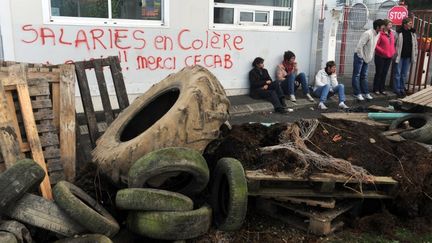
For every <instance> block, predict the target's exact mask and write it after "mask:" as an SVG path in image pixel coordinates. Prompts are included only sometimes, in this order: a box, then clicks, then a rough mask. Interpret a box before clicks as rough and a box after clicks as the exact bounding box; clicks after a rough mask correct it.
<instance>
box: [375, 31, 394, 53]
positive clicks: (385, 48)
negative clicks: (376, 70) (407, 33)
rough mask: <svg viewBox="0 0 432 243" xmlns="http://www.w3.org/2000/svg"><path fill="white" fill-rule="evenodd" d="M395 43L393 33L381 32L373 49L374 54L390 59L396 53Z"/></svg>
mask: <svg viewBox="0 0 432 243" xmlns="http://www.w3.org/2000/svg"><path fill="white" fill-rule="evenodd" d="M395 43H396V42H395V36H394V34H393V31H390V32H389V34H387V33H386V32H385V31H381V32H380V34H379V38H378V41H377V45H376V48H375V54H376V55H377V56H380V57H384V58H392V57H393V56H394V54H395V53H396V47H395Z"/></svg>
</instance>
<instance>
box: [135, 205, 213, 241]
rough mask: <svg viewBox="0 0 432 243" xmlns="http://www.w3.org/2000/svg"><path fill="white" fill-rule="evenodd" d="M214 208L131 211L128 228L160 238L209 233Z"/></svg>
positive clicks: (177, 238)
mask: <svg viewBox="0 0 432 243" xmlns="http://www.w3.org/2000/svg"><path fill="white" fill-rule="evenodd" d="M211 214H212V210H211V208H210V207H208V206H203V207H201V208H199V209H197V210H193V211H182V212H139V211H136V212H130V213H129V215H128V218H127V226H128V228H129V229H130V230H131V231H132V232H134V233H137V234H140V235H144V236H147V237H150V238H154V239H160V240H184V239H192V238H196V237H198V236H200V235H203V234H205V233H207V231H208V229H209V228H210V224H211Z"/></svg>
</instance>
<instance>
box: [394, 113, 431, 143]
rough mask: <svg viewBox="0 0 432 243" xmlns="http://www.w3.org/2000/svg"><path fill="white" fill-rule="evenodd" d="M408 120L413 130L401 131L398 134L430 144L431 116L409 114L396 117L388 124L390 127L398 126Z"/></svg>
mask: <svg viewBox="0 0 432 243" xmlns="http://www.w3.org/2000/svg"><path fill="white" fill-rule="evenodd" d="M405 121H408V122H409V123H410V125H411V126H412V127H414V128H416V129H415V130H411V131H406V132H402V133H401V134H400V135H401V136H402V137H403V138H405V139H410V140H414V141H417V142H421V143H428V144H432V116H431V115H426V114H411V115H407V116H404V117H401V118H398V119H396V120H394V121H393V122H392V124H391V125H390V128H389V129H390V130H391V129H396V128H399V126H400V125H401V124H402V123H403V122H405Z"/></svg>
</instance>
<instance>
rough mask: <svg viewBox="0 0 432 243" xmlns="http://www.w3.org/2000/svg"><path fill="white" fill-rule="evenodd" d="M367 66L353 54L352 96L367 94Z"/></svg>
mask: <svg viewBox="0 0 432 243" xmlns="http://www.w3.org/2000/svg"><path fill="white" fill-rule="evenodd" d="M367 75H368V64H367V63H365V61H364V60H363V58H360V57H359V56H358V55H357V53H354V67H353V75H352V87H353V90H354V95H359V94H369V89H368V79H367Z"/></svg>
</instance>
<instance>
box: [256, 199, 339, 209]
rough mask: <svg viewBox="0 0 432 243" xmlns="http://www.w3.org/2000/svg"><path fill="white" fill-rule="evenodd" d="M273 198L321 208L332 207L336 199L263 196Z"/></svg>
mask: <svg viewBox="0 0 432 243" xmlns="http://www.w3.org/2000/svg"><path fill="white" fill-rule="evenodd" d="M264 198H268V199H274V200H276V201H279V202H289V203H292V204H299V205H307V206H313V207H321V208H334V207H335V206H336V200H335V199H334V198H315V197H264Z"/></svg>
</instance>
